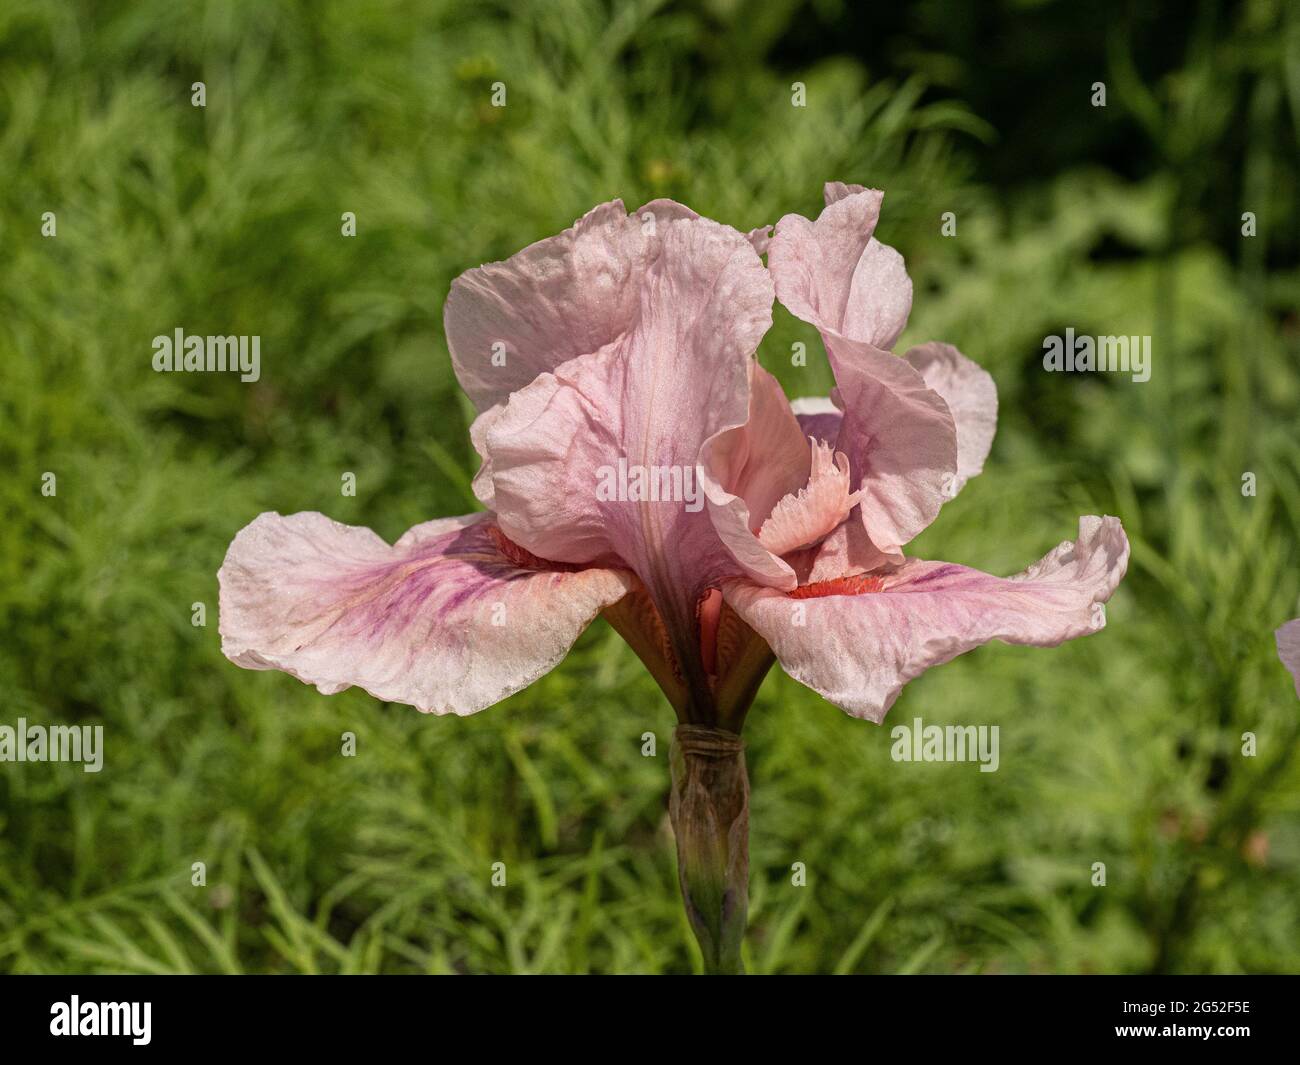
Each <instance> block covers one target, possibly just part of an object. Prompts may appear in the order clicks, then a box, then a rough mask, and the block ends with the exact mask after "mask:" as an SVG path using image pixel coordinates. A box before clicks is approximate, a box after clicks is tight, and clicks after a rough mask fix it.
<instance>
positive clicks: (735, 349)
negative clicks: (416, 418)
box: [485, 218, 772, 642]
mask: <svg viewBox="0 0 1300 1065" xmlns="http://www.w3.org/2000/svg"><path fill="white" fill-rule="evenodd" d="M657 231H658V238H659V241H660V252H659V254H658V255H657V257H656V258H655V260H654V261H653V263H651V265H650V266H649V267H648V268H647V270H646V273H645V277H644V281H643V284H642V286H641V290H640V293H639V300H640V302H639V308H638V313H637V324H636V326H635V328H634V329H633V330H632V331H631V333H629V335H628V336H627V337H626V338H625V340H624V341H622V342H620V343H618V344H616V345H613V346H611V347H610V348H608V349H606V350H604V351H601V352H598V353H596V354H593V355H586V356H582V357H580V358H576V359H573V360H571V361H570V362H568V363H565V364H564V365H562V366H560V367H557V368H556V370H555V371H554V372H553V373H548V374H543V375H541V376H540V377H539V378H538V379H537V380H535V381H534V382H533V383H532V384H530V385H528V386H527V387H526V388H523V389H521V390H520V391H518V392H516V393H515V394H514V395H512V396H511V397H510V400H509V402H508V403H507V405H506V408H505V410H504V412H503V413H502V414H501V416H500V417H499V418H497V419H496V420H495V421H494V422H493V424H492V425H491V426H490V427H489V428H488V429H487V432H486V434H485V436H486V440H485V446H486V450H487V452H488V454H489V456H490V459H491V464H492V480H493V487H494V493H493V495H494V499H495V502H496V509H497V514H498V516H499V520H500V522H501V527H502V530H503V531H504V532H505V533H506V535H508V536H509V537H510V538H511V539H512V540H515V541H516V542H518V543H519V544H521V545H523V546H524V547H525V548H527V549H528V550H529V551H532V552H533V553H535V554H537V555H540V556H542V557H543V558H551V559H556V560H559V561H566V562H585V561H592V560H596V559H619V560H622V562H623V563H624V564H625V565H626V566H627V567H628V568H629V569H631V570H633V571H634V572H635V573H636V574H637V575H638V576H639V577H640V578H641V579H642V581H643V582H644V583H645V586H646V589H647V591H648V593H649V594H650V596H651V598H652V600H653V601H654V603H655V605H656V606H657V607H658V608H659V610H660V612H661V613H662V614H663V615H664V622H665V624H666V625H667V626H668V628H669V629H670V631H671V632H673V634H674V638H675V640H677V641H679V642H680V641H682V640H683V639H684V634H685V632H686V630H689V629H691V628H693V626H694V622H695V618H694V612H695V610H696V606H697V603H698V601H699V598H700V596H701V595H702V594H703V593H704V592H705V591H707V590H708V589H709V588H710V587H712V586H714V585H716V584H717V582H718V581H719V580H720V579H721V578H722V577H723V576H726V575H734V573H735V572H736V566H735V562H734V560H733V559H732V558H731V557H730V556H729V554H728V553H727V552H726V550H725V549H724V548H723V547H722V545H721V543H720V541H719V540H718V537H717V534H716V533H715V531H714V529H713V526H712V523H711V522H710V519H709V516H708V514H707V513H704V499H703V493H702V486H701V484H700V480H699V464H700V461H701V450H702V449H703V447H704V445H705V443H706V442H707V441H709V440H710V439H711V438H713V437H715V436H717V435H718V434H720V433H724V432H726V431H727V430H729V429H734V428H736V427H738V426H741V425H743V424H744V423H745V421H746V419H747V417H748V412H749V374H750V365H751V363H752V356H753V353H754V351H755V350H756V349H757V347H758V343H759V341H760V340H761V339H762V336H763V334H764V333H765V332H766V331H767V329H768V327H769V326H770V325H771V313H772V312H771V305H772V285H771V281H770V279H769V278H768V274H767V271H766V270H764V269H763V265H762V263H761V261H760V260H759V258H758V255H757V254H756V253H755V251H754V250H753V248H752V247H751V246H750V244H749V242H748V241H747V240H746V239H745V237H744V236H743V235H742V234H740V233H738V232H736V231H735V230H733V229H730V228H729V227H727V226H722V225H719V224H717V223H716V222H710V221H708V220H706V219H702V218H698V219H692V218H677V219H673V220H670V221H669V222H668V223H667V224H663V223H660V224H658V226H657ZM665 495H666V496H667V498H665Z"/></svg>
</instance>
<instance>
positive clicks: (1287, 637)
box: [1274, 618, 1300, 695]
mask: <svg viewBox="0 0 1300 1065" xmlns="http://www.w3.org/2000/svg"><path fill="white" fill-rule="evenodd" d="M1274 635H1275V637H1276V638H1277V654H1278V657H1279V658H1281V659H1282V665H1284V666H1286V668H1287V669H1288V670H1290V672H1291V676H1292V678H1293V679H1294V680H1295V693H1296V695H1300V618H1296V619H1295V620H1294V621H1288V622H1287V623H1286V624H1285V625H1283V626H1282V627H1281V628H1280V629H1278V630H1277V632H1276V633H1275V634H1274Z"/></svg>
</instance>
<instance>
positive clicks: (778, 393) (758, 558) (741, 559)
mask: <svg viewBox="0 0 1300 1065" xmlns="http://www.w3.org/2000/svg"><path fill="white" fill-rule="evenodd" d="M749 371H750V399H749V417H748V419H747V420H746V422H745V424H744V425H742V426H739V427H737V428H735V429H728V430H725V431H724V432H722V433H719V434H718V435H717V436H715V437H713V438H712V439H711V440H709V441H708V442H707V443H706V444H705V447H704V450H703V452H702V453H701V457H700V467H701V472H702V474H703V477H704V487H705V492H706V494H707V496H708V500H709V514H710V517H712V519H713V525H714V528H715V530H716V531H717V533H718V536H719V538H720V539H721V540H722V542H723V544H725V545H726V547H727V549H728V550H729V551H730V552H731V554H732V555H733V556H734V558H735V559H736V561H737V562H738V563H739V564H740V566H741V567H742V568H743V569H744V571H745V573H746V574H747V575H748V576H749V577H750V579H751V580H754V581H757V582H758V583H759V584H765V585H769V586H771V587H773V588H793V587H794V585H795V576H794V571H793V570H791V569H790V567H789V566H788V565H786V564H785V563H784V562H782V561H781V559H780V558H779V557H778V554H779V552H777V553H774V552H773V551H772V550H771V549H770V548H769V547H767V546H766V545H764V544H762V543H760V541H759V538H758V529H759V527H760V526H761V525H762V524H763V521H764V520H765V519H766V518H767V517H768V515H769V514H771V512H772V508H773V507H775V506H776V505H777V503H778V501H780V500H781V499H783V498H784V497H785V496H787V495H789V494H790V493H792V492H796V491H798V490H799V489H800V488H801V487H802V486H804V485H805V484H807V483H808V475H809V470H810V464H809V452H808V443H807V441H806V440H805V439H804V435H803V432H802V431H801V429H800V427H799V422H798V420H797V419H796V418H795V416H794V413H793V411H792V410H791V409H790V404H789V402H788V401H787V400H786V398H785V393H784V392H783V391H782V390H781V385H780V382H778V381H777V379H776V378H775V377H773V376H772V375H771V374H770V373H768V372H767V371H766V370H764V369H763V368H762V367H761V366H759V365H758V363H757V362H751V363H750V367H749Z"/></svg>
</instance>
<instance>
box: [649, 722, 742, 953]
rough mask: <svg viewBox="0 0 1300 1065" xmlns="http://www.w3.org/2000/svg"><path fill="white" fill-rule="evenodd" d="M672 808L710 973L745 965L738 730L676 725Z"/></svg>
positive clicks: (685, 895) (689, 902)
mask: <svg viewBox="0 0 1300 1065" xmlns="http://www.w3.org/2000/svg"><path fill="white" fill-rule="evenodd" d="M670 760H671V763H672V797H671V799H670V802H669V807H668V810H669V816H670V817H671V819H672V823H673V832H674V833H675V835H676V837H677V875H678V879H679V881H680V882H681V887H682V901H683V902H684V903H685V905H686V915H687V917H689V918H690V922H691V929H692V930H693V931H694V932H695V938H696V939H697V940H698V941H699V944H700V950H701V951H702V952H703V954H704V970H705V972H707V973H711V974H731V973H743V972H744V966H743V964H742V963H741V960H740V944H741V940H742V939H743V938H744V935H745V920H746V917H747V915H748V912H749V776H748V774H747V773H746V770H745V745H744V743H743V742H742V741H741V739H740V737H739V736H738V735H737V734H736V733H734V732H727V731H724V730H722V729H716V728H711V727H709V726H706V725H678V726H677V729H676V731H675V732H674V733H673V744H672V751H671V755H670Z"/></svg>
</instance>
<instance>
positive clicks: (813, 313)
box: [767, 182, 912, 357]
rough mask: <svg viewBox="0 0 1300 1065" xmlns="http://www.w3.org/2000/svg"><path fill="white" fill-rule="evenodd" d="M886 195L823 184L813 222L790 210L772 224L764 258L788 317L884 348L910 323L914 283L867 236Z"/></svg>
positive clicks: (897, 259) (895, 257) (894, 255)
mask: <svg viewBox="0 0 1300 1065" xmlns="http://www.w3.org/2000/svg"><path fill="white" fill-rule="evenodd" d="M883 197H884V194H883V193H881V192H880V191H878V190H876V189H864V188H861V187H860V186H856V185H843V184H842V183H839V182H832V183H830V184H828V185H827V186H826V204H827V206H826V208H825V210H823V211H822V213H821V214H820V215H819V216H818V217H817V221H815V222H811V221H809V220H808V219H807V218H804V217H803V216H802V215H797V214H788V215H786V216H785V217H784V218H782V219H781V220H780V221H779V222H778V223H777V224H776V234H775V235H774V236H773V237H772V240H771V242H770V244H769V245H768V249H767V253H768V255H767V261H768V269H770V270H771V271H772V279H773V281H774V282H775V284H776V295H777V299H779V300H780V301H781V302H782V303H783V304H785V306H786V307H787V308H788V309H789V310H790V312H791V313H792V314H794V315H796V316H797V317H799V318H802V319H803V320H804V321H805V322H809V323H811V324H812V325H815V326H816V327H817V328H818V329H819V330H822V331H823V332H831V333H835V334H838V335H840V336H844V337H847V338H848V339H851V340H860V341H863V342H865V343H868V344H871V345H872V346H874V347H877V348H882V349H885V350H888V349H889V348H891V347H893V344H894V341H895V340H897V339H898V336H899V334H900V333H902V331H903V329H904V327H905V326H906V325H907V316H908V314H909V313H910V311H911V309H912V280H911V278H909V277H908V276H907V269H906V267H905V265H904V263H903V257H902V256H901V255H899V254H898V252H896V251H895V250H894V249H893V248H890V247H888V246H887V245H884V244H881V243H880V242H879V241H878V240H876V239H875V237H873V236H872V233H874V232H875V228H876V222H877V221H878V220H879V218H880V204H881V200H882V199H883ZM827 346H828V348H829V347H830V346H831V345H830V344H829V342H828V344H827ZM832 357H834V353H832Z"/></svg>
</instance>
